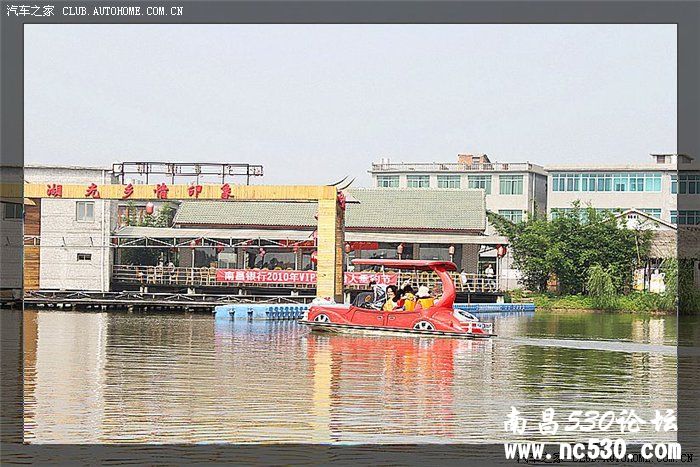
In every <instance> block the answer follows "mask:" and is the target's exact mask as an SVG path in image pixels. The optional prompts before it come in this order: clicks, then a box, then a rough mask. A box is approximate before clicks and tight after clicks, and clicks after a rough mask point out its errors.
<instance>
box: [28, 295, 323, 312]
mask: <svg viewBox="0 0 700 467" xmlns="http://www.w3.org/2000/svg"><path fill="white" fill-rule="evenodd" d="M313 298H314V297H312V296H289V295H232V294H226V295H218V294H184V293H148V292H130V291H126V292H82V291H53V290H49V291H47V290H36V291H29V292H27V293H26V294H25V296H24V305H25V307H26V306H36V307H40V308H75V309H93V310H94V309H99V310H107V309H125V310H143V311H182V310H188V311H204V312H211V311H213V310H214V308H215V307H216V306H217V305H224V304H230V303H260V304H262V303H269V304H303V303H309V302H311V300H313Z"/></svg>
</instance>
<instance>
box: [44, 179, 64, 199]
mask: <svg viewBox="0 0 700 467" xmlns="http://www.w3.org/2000/svg"><path fill="white" fill-rule="evenodd" d="M46 196H51V197H53V198H61V197H63V185H57V184H55V183H53V184H51V185H46Z"/></svg>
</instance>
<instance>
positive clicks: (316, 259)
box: [311, 251, 318, 264]
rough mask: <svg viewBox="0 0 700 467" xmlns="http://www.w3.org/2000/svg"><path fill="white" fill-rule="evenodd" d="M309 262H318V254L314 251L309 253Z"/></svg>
mask: <svg viewBox="0 0 700 467" xmlns="http://www.w3.org/2000/svg"><path fill="white" fill-rule="evenodd" d="M311 262H312V263H314V264H316V263H317V262H318V252H316V251H314V252H313V253H311Z"/></svg>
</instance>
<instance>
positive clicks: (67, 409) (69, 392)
mask: <svg viewBox="0 0 700 467" xmlns="http://www.w3.org/2000/svg"><path fill="white" fill-rule="evenodd" d="M25 320H27V321H26V324H25V330H29V331H32V328H34V330H35V336H34V338H33V339H31V338H30V336H27V338H26V339H25V365H26V366H25V376H24V377H25V396H26V399H25V401H26V403H27V404H26V406H25V416H26V418H25V426H26V431H27V433H26V438H27V440H28V441H32V440H36V441H37V442H42V440H44V439H48V440H51V441H53V442H56V441H64V442H70V441H72V440H76V439H78V440H80V441H81V442H85V443H98V442H100V441H101V439H102V428H103V417H104V390H105V379H104V374H105V361H106V358H105V356H106V332H107V320H108V317H107V314H105V313H95V314H82V313H32V312H25ZM32 323H35V324H32ZM34 359H35V361H33V360H34Z"/></svg>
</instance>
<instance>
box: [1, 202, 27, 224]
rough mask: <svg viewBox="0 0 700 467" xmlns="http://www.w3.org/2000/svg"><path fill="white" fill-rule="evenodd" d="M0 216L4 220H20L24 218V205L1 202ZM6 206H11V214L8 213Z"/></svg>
mask: <svg viewBox="0 0 700 467" xmlns="http://www.w3.org/2000/svg"><path fill="white" fill-rule="evenodd" d="M2 204H4V206H3V208H2V218H3V220H6V221H21V220H22V219H24V205H23V204H22V203H2ZM8 208H12V212H11V215H9V216H8V215H7V214H8Z"/></svg>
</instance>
